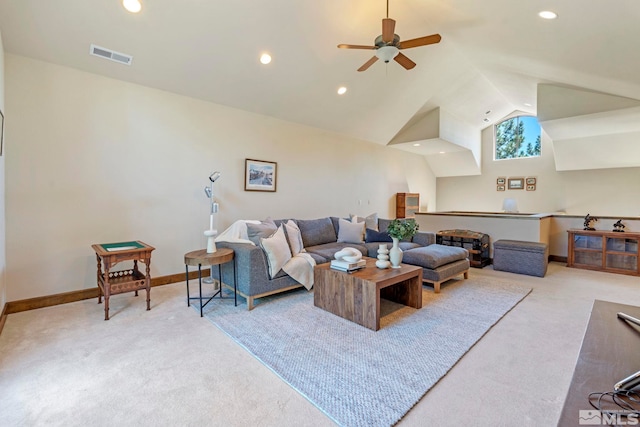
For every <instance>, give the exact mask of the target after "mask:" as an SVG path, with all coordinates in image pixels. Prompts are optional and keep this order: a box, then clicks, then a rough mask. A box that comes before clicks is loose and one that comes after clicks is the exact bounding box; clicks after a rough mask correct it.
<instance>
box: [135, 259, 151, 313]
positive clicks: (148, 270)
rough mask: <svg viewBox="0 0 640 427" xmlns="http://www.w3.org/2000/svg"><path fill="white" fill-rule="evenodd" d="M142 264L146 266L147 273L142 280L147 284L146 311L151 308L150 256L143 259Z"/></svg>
mask: <svg viewBox="0 0 640 427" xmlns="http://www.w3.org/2000/svg"><path fill="white" fill-rule="evenodd" d="M144 265H146V266H147V270H146V273H147V274H146V276H145V279H144V280H145V283H146V285H147V311H149V310H151V257H149V258H146V259H145V260H144ZM136 292H137V291H136Z"/></svg>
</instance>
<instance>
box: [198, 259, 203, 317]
mask: <svg viewBox="0 0 640 427" xmlns="http://www.w3.org/2000/svg"><path fill="white" fill-rule="evenodd" d="M198 291H199V294H198V296H199V298H200V317H202V264H198Z"/></svg>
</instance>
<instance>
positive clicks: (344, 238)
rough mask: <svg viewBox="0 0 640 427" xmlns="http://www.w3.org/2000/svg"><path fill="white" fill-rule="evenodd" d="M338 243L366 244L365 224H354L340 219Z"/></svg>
mask: <svg viewBox="0 0 640 427" xmlns="http://www.w3.org/2000/svg"><path fill="white" fill-rule="evenodd" d="M338 225H339V228H338V242H339V243H364V242H363V241H362V236H363V234H364V222H357V223H353V222H350V221H347V220H346V219H342V218H340V221H338Z"/></svg>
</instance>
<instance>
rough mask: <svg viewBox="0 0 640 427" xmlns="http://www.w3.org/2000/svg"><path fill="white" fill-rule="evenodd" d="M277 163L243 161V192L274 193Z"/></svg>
mask: <svg viewBox="0 0 640 427" xmlns="http://www.w3.org/2000/svg"><path fill="white" fill-rule="evenodd" d="M277 182H278V163H276V162H269V161H266V160H256V159H245V160H244V191H271V192H275V191H276V185H277Z"/></svg>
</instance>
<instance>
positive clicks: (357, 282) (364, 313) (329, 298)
mask: <svg viewBox="0 0 640 427" xmlns="http://www.w3.org/2000/svg"><path fill="white" fill-rule="evenodd" d="M366 260H367V266H366V268H363V269H362V270H358V271H356V272H353V273H346V272H344V271H339V270H333V269H331V268H330V264H329V263H326V264H321V265H317V266H316V267H315V268H314V285H313V287H314V292H313V304H314V305H315V306H316V307H319V308H321V309H323V310H326V311H328V312H330V313H333V314H335V315H337V316H340V317H342V318H345V319H347V320H350V321H352V322H355V323H357V324H359V325H362V326H364V327H366V328H369V329H373V330H374V331H377V330H378V329H380V298H384V299H388V300H391V301H394V302H398V303H400V304H404V305H407V306H409V307H413V308H422V267H417V266H414V265H407V264H401V267H400V268H387V269H384V270H381V269H379V268H377V267H376V260H375V259H374V258H366Z"/></svg>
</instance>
